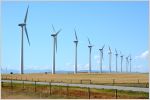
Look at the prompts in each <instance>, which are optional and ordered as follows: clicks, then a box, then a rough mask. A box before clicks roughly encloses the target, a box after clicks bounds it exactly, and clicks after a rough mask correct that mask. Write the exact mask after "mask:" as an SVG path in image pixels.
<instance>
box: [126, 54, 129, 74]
mask: <svg viewBox="0 0 150 100" xmlns="http://www.w3.org/2000/svg"><path fill="white" fill-rule="evenodd" d="M128 57H129V56H128ZM128 57H126V72H128V64H129V61H128Z"/></svg>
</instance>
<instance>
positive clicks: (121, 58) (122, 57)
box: [120, 52, 123, 72]
mask: <svg viewBox="0 0 150 100" xmlns="http://www.w3.org/2000/svg"><path fill="white" fill-rule="evenodd" d="M120 57H121V72H122V61H123V55H122V54H121V52H120Z"/></svg>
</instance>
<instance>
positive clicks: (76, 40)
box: [73, 30, 78, 74]
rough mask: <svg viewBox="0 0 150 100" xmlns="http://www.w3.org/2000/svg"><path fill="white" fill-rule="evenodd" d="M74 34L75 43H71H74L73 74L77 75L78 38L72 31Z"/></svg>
mask: <svg viewBox="0 0 150 100" xmlns="http://www.w3.org/2000/svg"><path fill="white" fill-rule="evenodd" d="M74 32H75V38H76V39H75V41H73V42H74V43H75V66H74V74H76V73H77V46H78V37H77V34H76V30H74Z"/></svg>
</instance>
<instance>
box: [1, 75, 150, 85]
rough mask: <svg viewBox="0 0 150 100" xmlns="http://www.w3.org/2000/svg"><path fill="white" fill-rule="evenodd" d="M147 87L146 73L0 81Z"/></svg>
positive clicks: (29, 77) (24, 77)
mask: <svg viewBox="0 0 150 100" xmlns="http://www.w3.org/2000/svg"><path fill="white" fill-rule="evenodd" d="M6 78H7V79H14V80H30V81H49V82H65V83H82V84H90V81H91V84H108V85H123V86H138V87H149V84H148V83H149V74H148V73H102V74H98V73H92V74H87V73H79V74H55V75H52V74H42V73H41V74H40V73H38V74H23V75H21V74H13V75H10V74H7V75H6V74H3V75H2V79H6Z"/></svg>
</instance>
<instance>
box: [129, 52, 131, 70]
mask: <svg viewBox="0 0 150 100" xmlns="http://www.w3.org/2000/svg"><path fill="white" fill-rule="evenodd" d="M129 60H130V73H131V60H132V58H131V55H130V59H129Z"/></svg>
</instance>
